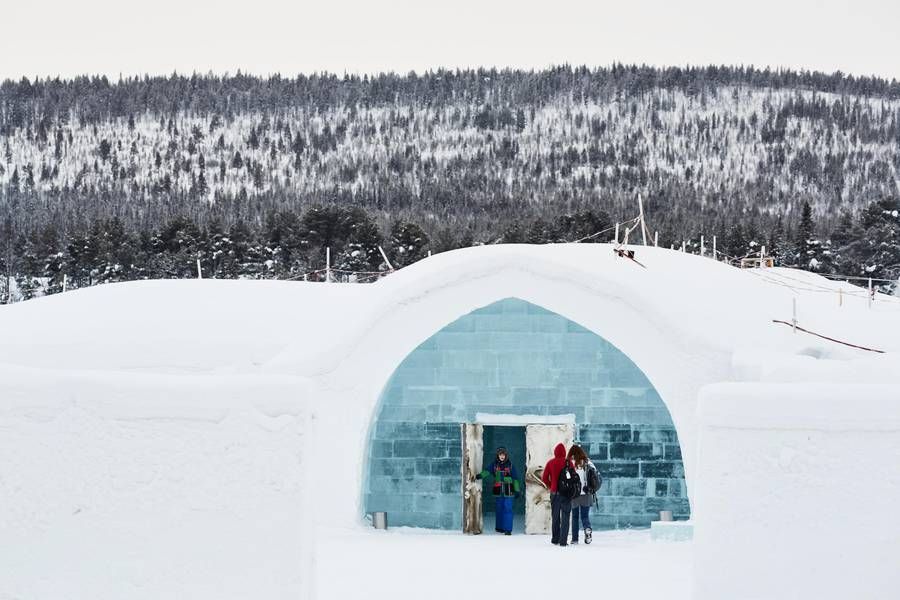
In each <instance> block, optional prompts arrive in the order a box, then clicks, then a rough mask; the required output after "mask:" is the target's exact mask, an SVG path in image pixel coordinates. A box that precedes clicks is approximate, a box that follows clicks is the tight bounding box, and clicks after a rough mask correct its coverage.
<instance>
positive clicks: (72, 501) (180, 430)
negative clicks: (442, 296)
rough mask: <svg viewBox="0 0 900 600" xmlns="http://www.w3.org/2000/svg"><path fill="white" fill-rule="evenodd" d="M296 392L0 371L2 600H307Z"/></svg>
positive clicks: (269, 383) (301, 393)
mask: <svg viewBox="0 0 900 600" xmlns="http://www.w3.org/2000/svg"><path fill="white" fill-rule="evenodd" d="M308 396H309V392H308V386H307V384H306V381H305V380H303V379H301V378H297V377H289V376H258V375H257V376H253V377H244V376H234V375H230V376H161V375H154V376H148V375H133V374H124V373H120V374H106V373H103V374H91V373H86V372H82V373H81V374H66V373H59V372H50V371H36V370H35V371H31V370H29V369H20V368H7V367H3V368H0V456H2V463H0V539H2V540H3V543H2V544H0V598H4V599H7V598H9V599H13V598H16V599H18V598H35V599H50V598H66V599H82V598H83V599H85V600H95V599H97V598H129V599H132V600H134V599H141V598H147V599H148V600H150V599H153V600H158V599H159V598H207V597H208V598H213V597H214V598H223V599H224V598H235V599H238V598H240V599H245V598H292V599H296V598H306V597H310V596H309V594H308V590H309V589H310V586H312V585H313V582H312V581H311V580H310V579H309V577H310V574H311V573H312V569H310V568H304V567H303V566H302V565H304V564H306V565H310V564H311V560H312V556H313V555H312V548H311V539H310V536H309V535H308V532H311V531H312V527H311V526H310V524H309V523H308V522H304V519H309V518H310V516H311V513H312V511H310V510H305V506H307V503H306V501H305V498H304V495H303V494H302V490H304V489H309V487H310V486H309V485H308V484H307V483H306V480H307V479H308V477H309V470H308V469H304V468H303V466H304V460H303V457H304V456H306V455H308V453H309V452H310V450H309V448H310V446H311V444H312V442H311V435H309V432H310V431H311V427H310V423H311V420H310V417H309V413H308V412H307V411H305V410H304V409H303V407H304V400H305V399H306V398H307V397H308Z"/></svg>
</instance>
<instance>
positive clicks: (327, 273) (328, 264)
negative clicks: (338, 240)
mask: <svg viewBox="0 0 900 600" xmlns="http://www.w3.org/2000/svg"><path fill="white" fill-rule="evenodd" d="M325 281H326V282H327V283H331V246H329V247H327V248H325Z"/></svg>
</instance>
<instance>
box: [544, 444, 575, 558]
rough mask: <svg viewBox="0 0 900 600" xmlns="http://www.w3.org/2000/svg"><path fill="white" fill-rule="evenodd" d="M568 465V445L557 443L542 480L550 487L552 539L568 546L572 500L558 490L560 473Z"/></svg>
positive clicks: (553, 541)
mask: <svg viewBox="0 0 900 600" xmlns="http://www.w3.org/2000/svg"><path fill="white" fill-rule="evenodd" d="M565 466H566V447H565V446H564V445H563V444H557V445H556V448H554V449H553V458H551V459H550V460H549V461H547V465H546V466H545V467H544V472H543V473H542V474H541V480H542V481H543V482H544V485H546V486H547V487H548V488H549V489H550V515H551V519H550V522H551V524H552V525H551V536H550V541H551V542H552V543H553V544H558V545H559V546H566V545H567V544H568V540H569V517H570V516H571V514H572V501H571V500H570V499H568V498H563V497H561V496H560V495H559V494H558V493H557V491H556V482H557V481H559V474H560V473H561V472H562V470H563V469H564V468H565Z"/></svg>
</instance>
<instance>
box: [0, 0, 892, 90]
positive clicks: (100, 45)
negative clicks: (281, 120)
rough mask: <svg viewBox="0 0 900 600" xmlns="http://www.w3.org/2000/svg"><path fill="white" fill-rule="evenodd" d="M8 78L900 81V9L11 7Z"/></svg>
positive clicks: (373, 1)
mask: <svg viewBox="0 0 900 600" xmlns="http://www.w3.org/2000/svg"><path fill="white" fill-rule="evenodd" d="M0 22H2V23H3V27H2V34H0V78H6V77H13V78H19V77H21V76H23V75H27V76H29V77H33V76H35V75H40V76H48V75H62V76H72V75H76V74H83V73H92V74H93V73H103V74H106V75H109V76H112V77H116V76H118V75H119V74H120V73H121V74H124V75H132V74H144V73H150V74H159V73H162V74H167V73H171V72H172V71H176V70H177V71H178V72H181V73H191V72H194V71H197V72H206V71H210V70H212V71H215V72H226V71H228V72H231V73H234V72H235V71H236V70H238V69H241V70H243V71H249V72H253V73H258V74H269V73H274V72H280V73H282V74H284V75H294V74H296V73H298V72H306V73H309V72H313V71H321V70H328V71H334V72H338V73H343V72H345V71H349V72H356V73H364V72H378V71H386V70H392V71H398V72H406V71H409V70H417V71H423V70H426V69H430V68H435V67H439V66H445V67H466V66H501V67H502V66H510V67H525V68H530V67H534V68H542V67H546V66H548V65H551V64H561V63H571V64H588V65H607V64H609V63H611V62H613V61H620V62H625V63H632V62H636V63H648V64H654V65H684V64H688V63H690V64H710V63H715V64H754V65H758V66H763V65H768V66H773V67H778V66H788V67H796V68H809V69H817V70H823V71H827V72H831V71H836V70H841V71H844V72H848V73H854V74H860V75H870V74H876V75H881V76H885V77H888V78H898V79H900V33H898V25H900V0H855V1H849V0H742V1H741V2H734V1H729V0H595V1H588V0H578V1H569V2H566V1H555V2H554V1H544V2H535V1H532V0H517V1H509V0H481V1H476V0H445V1H443V2H433V1H430V0H365V1H363V0H355V1H350V0H331V1H322V2H308V1H305V0H295V1H292V2H289V1H285V0H242V1H236V0H143V1H140V2H138V1H134V0H0Z"/></svg>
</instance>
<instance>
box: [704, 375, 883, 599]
mask: <svg viewBox="0 0 900 600" xmlns="http://www.w3.org/2000/svg"><path fill="white" fill-rule="evenodd" d="M898 406H900V385H889V384H881V385H849V384H799V383H782V384H778V383H762V384H752V383H732V384H717V385H712V386H708V387H706V388H704V389H703V391H702V392H701V400H700V409H699V412H700V423H701V433H700V441H699V446H700V453H699V462H698V469H697V478H696V488H695V492H694V502H695V513H694V514H695V523H696V529H695V537H694V539H695V548H694V551H695V556H696V567H695V571H694V573H695V575H694V588H695V597H696V598H697V599H698V600H707V599H708V600H720V599H721V598H729V599H730V600H742V599H746V600H750V599H753V600H758V599H761V598H765V599H766V600H780V599H785V600H788V599H790V600H796V599H797V598H816V599H819V600H827V599H835V600H838V599H844V598H882V597H885V595H886V594H888V595H889V594H890V592H889V591H888V590H896V589H897V588H898V586H900V571H898V570H897V569H896V565H895V560H894V558H893V557H896V556H897V555H898V554H900V511H898V510H897V501H898V499H900V471H898V469H897V465H898V464H900V410H898V408H897V407H898Z"/></svg>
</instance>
